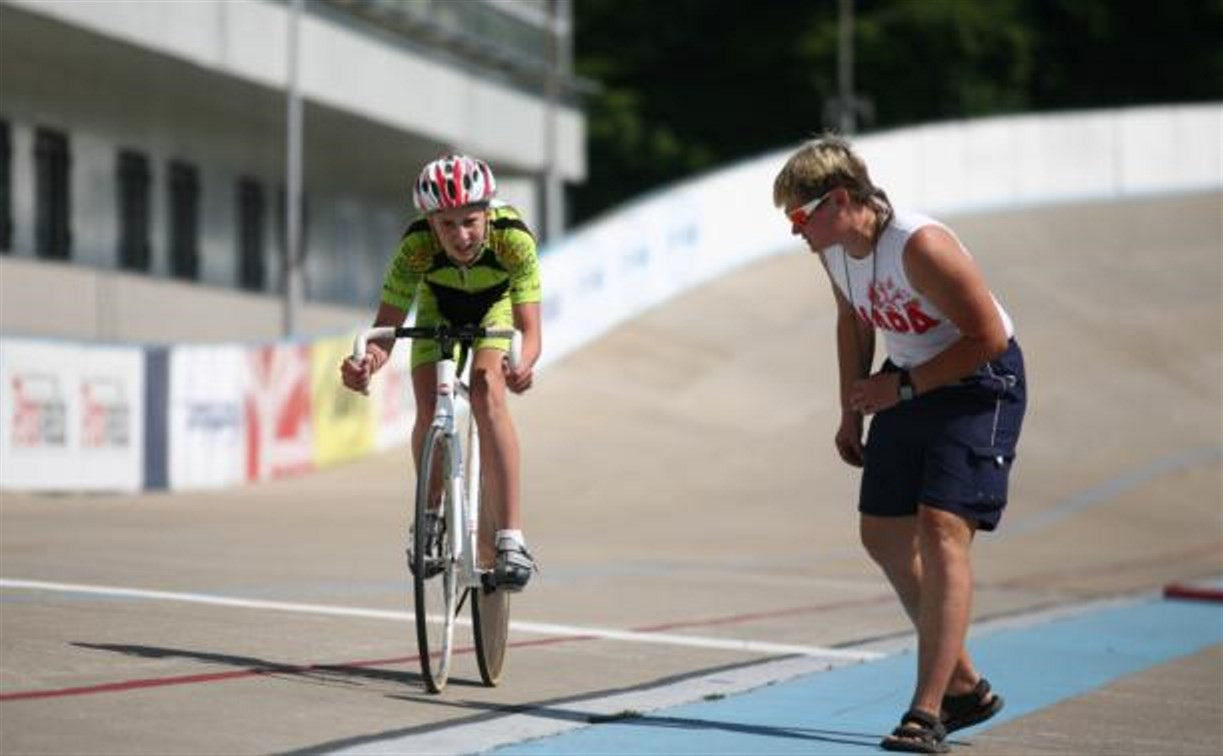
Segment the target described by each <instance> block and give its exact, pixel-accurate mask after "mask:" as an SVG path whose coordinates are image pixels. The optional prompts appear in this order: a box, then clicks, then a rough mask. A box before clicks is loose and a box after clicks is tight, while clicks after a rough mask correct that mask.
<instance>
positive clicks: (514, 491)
mask: <svg viewBox="0 0 1223 756" xmlns="http://www.w3.org/2000/svg"><path fill="white" fill-rule="evenodd" d="M504 357H505V353H504V352H501V351H499V350H497V349H479V350H477V351H476V352H475V358H474V359H475V362H474V363H473V364H472V369H471V406H472V411H473V412H474V413H475V416H476V424H477V425H478V427H479V429H480V469H481V470H482V471H483V476H482V478H483V486H484V498H483V504H482V506H484V507H486V508H489V509H490V510H491V512H490V513H491V514H494V515H495V517H494V518H493V519H494V521H495V522H496V529H497V530H520V529H521V528H522V515H521V511H520V509H519V494H518V492H519V471H518V434H517V431H515V429H514V421H513V419H512V418H511V417H510V413H509V405H508V403H507V401H506V387H505V373H504V372H503V369H502V360H503V359H504ZM493 535H494V533H488V536H489V537H490V540H489V541H486V542H485V543H483V544H481V545H482V546H483V547H484V548H486V549H491V547H492V543H491V537H492V536H493ZM490 557H491V554H482V555H481V561H485V559H486V558H490Z"/></svg>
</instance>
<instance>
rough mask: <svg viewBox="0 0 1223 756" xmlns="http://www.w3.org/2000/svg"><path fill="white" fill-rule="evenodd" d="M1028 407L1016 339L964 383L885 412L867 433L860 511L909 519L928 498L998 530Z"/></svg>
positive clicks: (983, 527)
mask: <svg viewBox="0 0 1223 756" xmlns="http://www.w3.org/2000/svg"><path fill="white" fill-rule="evenodd" d="M883 369H884V370H885V371H895V370H897V367H896V366H895V365H893V364H892V363H891V362H890V361H889V362H885V363H884V366H883ZM1026 407H1027V378H1026V377H1025V375H1024V369H1023V353H1022V352H1021V351H1020V349H1019V344H1018V343H1017V342H1016V341H1015V340H1014V339H1011V342H1010V345H1009V346H1008V348H1007V350H1006V351H1005V352H1004V353H1003V354H1002V356H1000V357H999V358H998V359H996V360H994V361H992V362H989V363H987V364H985V365H984V366H982V367H981V368H980V369H979V370H978V371H977V372H976V373H974V374H973V375H971V376H969V377H967V378H965V379H963V380H962V381H960V382H959V383H955V384H952V385H950V386H944V387H942V388H939V389H935V390H934V391H931V392H930V393H928V394H922V395H921V396H919V397H917V398H915V399H913V400H912V401H908V402H902V403H900V404H897V405H895V406H893V407H891V408H889V409H887V410H884V411H883V412H880V413H879V414H877V415H876V416H875V417H874V419H873V420H872V421H871V427H870V432H869V434H868V435H867V441H866V466H865V467H864V469H863V471H862V488H861V494H860V496H859V500H858V511H859V512H862V513H863V514H869V515H875V516H877V517H905V516H909V515H915V514H917V507H918V504H924V505H927V506H931V507H935V508H938V509H943V510H946V511H949V512H954V513H956V514H958V515H960V516H962V517H964V518H966V519H968V520H970V521H973V522H975V523H976V525H977V527H978V528H980V529H981V530H993V529H995V528H996V527H998V521H999V520H1000V519H1001V518H1002V510H1003V509H1004V508H1005V507H1006V495H1007V478H1008V476H1009V475H1010V472H1011V465H1012V464H1013V463H1014V461H1015V444H1016V443H1017V442H1018V440H1019V429H1020V427H1021V426H1022V424H1023V415H1024V410H1025V409H1026Z"/></svg>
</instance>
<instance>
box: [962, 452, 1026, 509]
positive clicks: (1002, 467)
mask: <svg viewBox="0 0 1223 756" xmlns="http://www.w3.org/2000/svg"><path fill="white" fill-rule="evenodd" d="M1014 461H1015V450H1014V448H1011V447H1005V446H971V447H969V449H968V462H969V465H970V466H971V468H972V481H973V484H974V488H975V489H976V490H975V492H974V494H975V495H974V496H972V497H971V498H972V500H973V501H974V502H976V506H977V507H979V508H981V509H984V510H993V509H997V508H999V507H1001V506H1003V505H1004V504H1006V493H1007V481H1008V480H1009V478H1010V474H1011V465H1012V464H1013V463H1014Z"/></svg>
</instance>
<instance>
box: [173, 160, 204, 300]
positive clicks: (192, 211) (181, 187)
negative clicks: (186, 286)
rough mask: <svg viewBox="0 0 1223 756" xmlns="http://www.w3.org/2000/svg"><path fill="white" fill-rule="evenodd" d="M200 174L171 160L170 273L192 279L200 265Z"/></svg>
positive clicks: (185, 164) (194, 168)
mask: <svg viewBox="0 0 1223 756" xmlns="http://www.w3.org/2000/svg"><path fill="white" fill-rule="evenodd" d="M199 205H200V176H199V170H198V169H196V167H195V166H194V165H190V164H188V163H183V162H180V161H174V162H171V163H170V275H172V276H174V277H175V278H186V279H190V280H194V279H195V278H197V277H198V276H199V268H200V249H199V247H200V241H199V237H200V233H199V231H200V223H199V220H200V219H199Z"/></svg>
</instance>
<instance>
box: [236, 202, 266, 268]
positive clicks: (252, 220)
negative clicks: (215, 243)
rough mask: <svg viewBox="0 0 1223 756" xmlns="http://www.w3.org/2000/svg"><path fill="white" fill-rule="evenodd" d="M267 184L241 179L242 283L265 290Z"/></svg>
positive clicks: (240, 243)
mask: <svg viewBox="0 0 1223 756" xmlns="http://www.w3.org/2000/svg"><path fill="white" fill-rule="evenodd" d="M263 217H264V213H263V187H261V186H260V185H259V182H258V181H256V180H254V179H252V178H241V179H239V180H238V284H239V285H240V286H241V287H242V288H243V289H248V290H250V291H262V290H263V282H264V265H263Z"/></svg>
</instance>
